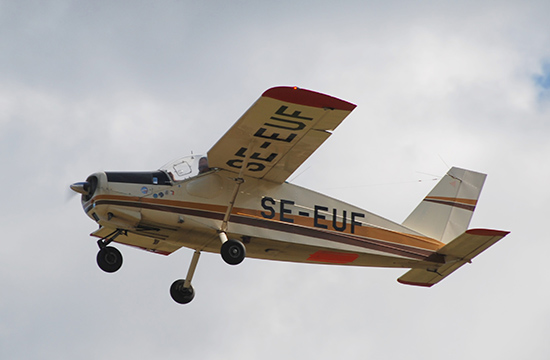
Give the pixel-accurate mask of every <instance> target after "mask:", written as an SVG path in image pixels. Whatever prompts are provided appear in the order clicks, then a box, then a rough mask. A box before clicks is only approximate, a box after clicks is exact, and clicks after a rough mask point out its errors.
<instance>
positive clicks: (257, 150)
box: [208, 87, 355, 183]
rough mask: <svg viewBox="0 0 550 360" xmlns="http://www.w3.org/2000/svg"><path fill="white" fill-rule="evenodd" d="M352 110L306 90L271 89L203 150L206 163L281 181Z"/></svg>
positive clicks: (326, 96) (346, 104)
mask: <svg viewBox="0 0 550 360" xmlns="http://www.w3.org/2000/svg"><path fill="white" fill-rule="evenodd" d="M354 108H355V105H354V104H351V103H349V102H347V101H344V100H340V99H337V98H334V97H332V96H329V95H325V94H320V93H317V92H314V91H310V90H305V89H299V88H297V87H275V88H271V89H269V90H267V91H266V92H264V93H263V94H262V96H261V97H260V98H259V99H258V100H257V101H256V102H255V103H254V104H253V105H252V106H251V107H250V109H248V111H247V112H246V113H244V115H243V116H241V118H240V119H239V120H238V121H237V122H236V123H235V124H234V125H233V126H232V127H231V129H229V131H227V133H225V135H224V136H223V137H222V138H221V139H220V140H219V141H218V142H217V143H216V144H215V145H214V146H213V147H212V148H211V149H210V150H209V151H208V162H209V165H210V167H217V168H221V169H226V170H230V171H233V172H236V173H239V172H240V171H241V169H242V168H243V167H244V169H243V170H242V171H243V175H246V176H251V177H255V178H260V179H266V180H270V181H274V182H277V183H282V182H284V181H285V180H286V179H287V178H288V177H289V176H290V175H291V174H292V173H293V172H294V171H295V170H296V169H297V168H298V167H299V166H300V165H301V164H302V163H303V162H304V161H305V160H306V159H307V158H308V157H309V156H310V155H311V154H312V153H313V152H314V151H315V150H316V149H317V148H318V147H319V146H320V145H321V144H322V143H323V142H324V141H325V140H326V139H327V138H328V137H329V136H330V135H331V133H330V131H332V130H334V129H335V128H336V127H337V126H338V125H339V124H340V123H341V122H342V120H344V118H345V117H346V116H348V114H349V113H350V112H351V111H352V110H353V109H354Z"/></svg>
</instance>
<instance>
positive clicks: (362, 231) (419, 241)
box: [90, 195, 444, 251]
mask: <svg viewBox="0 0 550 360" xmlns="http://www.w3.org/2000/svg"><path fill="white" fill-rule="evenodd" d="M102 201H117V202H120V205H124V204H123V203H127V204H128V206H132V207H139V204H143V205H145V206H147V205H151V206H152V208H154V207H155V206H163V207H166V206H167V207H172V208H174V209H175V210H176V209H191V210H196V211H199V212H209V213H216V214H217V215H218V216H220V215H223V214H224V213H225V211H226V209H227V206H223V205H214V204H204V203H196V202H188V201H180V200H166V199H152V198H142V197H137V196H124V195H97V196H95V197H94V198H93V199H92V200H91V202H90V205H92V204H93V203H94V202H102ZM159 211H164V210H159ZM176 212H177V211H176ZM231 215H234V216H244V217H250V218H256V219H261V220H263V221H267V222H274V223H275V222H276V223H281V224H288V225H292V224H295V225H299V226H303V227H306V228H310V229H312V230H313V229H315V230H319V231H324V232H330V233H334V234H342V235H351V236H354V237H360V238H367V239H371V240H375V241H382V242H385V243H388V245H389V244H396V245H404V246H410V247H414V248H418V249H424V250H431V251H435V250H437V249H439V248H441V247H442V246H443V245H444V244H443V243H442V242H440V241H437V240H435V239H432V238H428V237H423V236H417V235H411V234H406V233H401V232H398V231H393V230H388V229H382V228H377V227H373V226H369V225H367V224H362V225H361V226H358V225H356V226H355V227H354V232H353V233H352V232H351V227H350V224H349V222H348V224H347V226H345V229H344V230H342V231H339V230H334V229H333V228H332V227H333V225H334V224H333V221H332V220H326V219H317V223H318V225H323V226H326V228H319V227H316V226H315V224H314V219H313V218H311V217H307V216H299V215H290V214H285V218H288V219H289V220H292V221H289V222H281V221H278V220H275V219H268V218H265V217H263V216H262V211H261V210H255V209H246V208H238V207H234V208H233V211H232V212H231ZM198 216H200V215H198ZM278 216H279V213H276V216H275V218H277V217H278ZM229 221H231V219H229ZM336 227H338V228H341V229H342V228H344V224H343V222H342V221H337V222H336Z"/></svg>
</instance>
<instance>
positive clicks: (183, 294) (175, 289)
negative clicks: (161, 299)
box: [170, 250, 201, 304]
mask: <svg viewBox="0 0 550 360" xmlns="http://www.w3.org/2000/svg"><path fill="white" fill-rule="evenodd" d="M200 256H201V252H200V251H199V250H195V253H194V254H193V258H192V259H191V264H190V265H189V270H187V279H186V280H183V279H180V280H176V281H174V283H173V284H172V286H170V296H172V299H174V301H175V302H177V303H178V304H188V303H190V302H191V300H193V298H194V297H195V290H193V286H191V279H192V278H193V275H194V274H195V269H196V268H197V264H198V263H199V257H200Z"/></svg>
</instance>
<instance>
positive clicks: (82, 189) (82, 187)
mask: <svg viewBox="0 0 550 360" xmlns="http://www.w3.org/2000/svg"><path fill="white" fill-rule="evenodd" d="M71 190H72V191H74V192H77V193H79V194H82V195H88V194H89V193H90V183H89V182H87V181H83V182H77V183H74V184H72V185H71Z"/></svg>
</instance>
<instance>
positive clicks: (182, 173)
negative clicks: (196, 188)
mask: <svg viewBox="0 0 550 360" xmlns="http://www.w3.org/2000/svg"><path fill="white" fill-rule="evenodd" d="M160 170H162V171H164V172H166V173H167V174H168V175H170V177H171V178H172V180H173V181H182V180H185V179H189V178H191V177H193V176H196V175H198V174H202V173H204V172H206V171H208V170H210V168H209V167H208V159H207V158H206V156H205V155H189V156H186V157H183V158H180V159H177V160H174V161H171V162H169V163H168V164H166V165H164V166H163V167H161V168H160Z"/></svg>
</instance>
